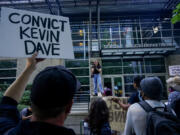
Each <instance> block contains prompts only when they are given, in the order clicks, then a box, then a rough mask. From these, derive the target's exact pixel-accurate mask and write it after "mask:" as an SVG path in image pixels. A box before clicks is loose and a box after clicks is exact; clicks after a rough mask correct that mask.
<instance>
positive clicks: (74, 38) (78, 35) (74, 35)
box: [72, 33, 84, 40]
mask: <svg viewBox="0 0 180 135" xmlns="http://www.w3.org/2000/svg"><path fill="white" fill-rule="evenodd" d="M72 40H84V36H83V33H82V34H79V33H77V34H72Z"/></svg>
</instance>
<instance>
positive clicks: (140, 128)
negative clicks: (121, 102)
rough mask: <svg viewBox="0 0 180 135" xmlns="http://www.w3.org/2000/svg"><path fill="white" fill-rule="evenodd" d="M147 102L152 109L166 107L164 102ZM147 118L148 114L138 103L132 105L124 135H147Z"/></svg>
mask: <svg viewBox="0 0 180 135" xmlns="http://www.w3.org/2000/svg"><path fill="white" fill-rule="evenodd" d="M145 101H146V102H147V103H148V104H149V105H150V106H151V107H152V108H155V107H164V104H163V103H162V102H159V101H156V100H145ZM161 110H162V109H161ZM162 111H163V110H162ZM146 116H147V113H146V112H145V110H144V109H143V108H142V107H141V106H140V105H139V104H138V103H135V104H132V105H131V106H130V107H129V109H128V112H127V117H126V124H125V130H124V135H133V134H136V135H146Z"/></svg>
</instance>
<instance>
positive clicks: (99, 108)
mask: <svg viewBox="0 0 180 135" xmlns="http://www.w3.org/2000/svg"><path fill="white" fill-rule="evenodd" d="M87 120H88V124H89V128H90V130H91V132H93V134H96V135H100V134H101V127H102V125H103V124H104V123H106V122H108V120H109V110H108V107H107V105H106V102H105V101H104V100H103V99H102V98H97V99H95V100H94V101H93V102H92V104H91V107H90V111H89V115H88V119H87Z"/></svg>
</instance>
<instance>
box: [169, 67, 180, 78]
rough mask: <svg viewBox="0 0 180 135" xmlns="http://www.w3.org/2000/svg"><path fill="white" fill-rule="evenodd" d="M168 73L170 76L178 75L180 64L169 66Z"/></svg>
mask: <svg viewBox="0 0 180 135" xmlns="http://www.w3.org/2000/svg"><path fill="white" fill-rule="evenodd" d="M169 75H170V76H176V75H180V65H175V66H169Z"/></svg>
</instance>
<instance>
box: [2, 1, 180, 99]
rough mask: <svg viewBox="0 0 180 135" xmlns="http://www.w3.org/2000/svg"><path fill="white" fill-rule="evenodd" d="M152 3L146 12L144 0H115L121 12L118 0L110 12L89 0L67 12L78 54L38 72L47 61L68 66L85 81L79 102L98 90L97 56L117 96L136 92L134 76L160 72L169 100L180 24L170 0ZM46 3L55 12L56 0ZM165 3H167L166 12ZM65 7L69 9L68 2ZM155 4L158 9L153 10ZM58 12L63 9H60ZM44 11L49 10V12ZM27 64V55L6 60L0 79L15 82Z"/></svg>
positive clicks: (178, 55)
mask: <svg viewBox="0 0 180 135" xmlns="http://www.w3.org/2000/svg"><path fill="white" fill-rule="evenodd" d="M128 1H129V0H128ZM50 2H51V1H50ZM78 2H79V3H81V4H82V3H83V2H82V1H81V2H80V1H77V3H78ZM93 2H94V3H93ZM104 2H106V1H104ZM113 2H115V0H113ZM118 2H122V1H118ZM149 2H150V1H146V0H144V4H150V5H151V4H152V5H151V6H152V7H153V6H154V8H152V9H151V8H149V7H147V8H148V10H147V11H145V9H146V7H144V6H145V5H143V4H142V3H134V4H137V5H136V6H135V7H134V8H136V9H137V10H138V12H135V11H134V10H135V9H134V8H133V9H132V8H131V7H133V2H132V1H131V2H130V3H129V4H130V5H131V6H129V7H128V6H127V5H126V6H127V8H126V10H123V11H121V10H122V9H118V7H119V8H122V6H123V5H122V6H120V5H118V3H116V4H117V5H114V8H117V9H116V11H113V9H114V8H113V5H108V6H105V7H106V8H108V7H109V8H111V9H112V12H111V9H106V8H105V7H104V5H102V3H99V1H92V3H91V1H88V2H87V4H88V5H87V6H86V5H84V6H83V5H82V6H79V9H78V13H74V14H72V13H71V14H65V16H69V18H70V24H71V32H72V40H73V47H74V54H75V59H74V60H58V59H55V60H53V59H50V60H46V61H44V62H43V63H42V64H40V65H39V66H38V69H37V72H38V71H39V70H41V69H42V68H44V67H46V66H48V65H58V64H61V65H64V66H66V67H67V68H69V69H70V70H71V71H72V72H73V73H74V74H75V75H76V76H77V78H78V79H79V80H80V82H81V84H82V88H81V90H80V91H79V92H78V93H77V95H76V98H75V101H77V102H87V101H89V98H90V95H92V91H93V83H92V78H91V66H92V62H93V61H94V60H95V59H97V60H98V61H99V62H100V63H101V65H102V74H101V77H102V84H103V87H109V88H110V89H111V90H112V93H113V95H114V96H129V95H131V94H132V93H133V92H134V91H135V90H134V88H133V77H134V76H136V75H141V76H144V77H149V76H158V77H159V78H160V79H161V80H162V82H163V85H164V90H163V99H167V96H168V91H167V85H166V79H167V78H168V77H169V72H168V67H169V66H170V65H180V53H179V52H180V51H179V47H180V25H179V24H176V25H173V24H171V21H170V19H171V13H172V9H173V6H172V5H170V4H169V6H171V8H167V7H166V8H165V7H164V6H165V5H168V2H167V1H165V0H164V1H163V2H164V3H163V4H164V5H163V6H160V5H155V4H157V1H156V2H154V3H152V1H151V3H149ZM160 2H162V1H159V3H160ZM62 3H63V2H62ZM46 4H47V5H48V8H50V9H51V10H52V11H53V9H54V8H57V6H53V4H56V5H57V3H53V2H52V5H50V3H49V4H48V3H46ZM85 4H86V3H85ZM122 4H123V3H122ZM140 4H141V5H140ZM176 4H177V3H176ZM22 5H23V4H22ZM47 5H46V6H47ZM174 5H175V3H174ZM8 6H9V5H8ZM31 6H32V5H31ZM146 6H147V5H146ZM156 6H157V7H156ZM58 7H59V6H58ZM83 7H85V8H86V12H85V11H84V12H83V11H82V12H80V11H79V10H80V8H82V10H83ZM138 7H141V8H142V7H143V9H142V10H141V8H138ZM162 7H164V8H163V9H164V10H163V12H162ZM15 8H16V7H15ZM63 8H64V9H65V8H66V7H65V4H64V7H63ZM63 8H62V9H63ZM67 8H68V6H67ZM69 8H71V6H69ZM155 8H157V9H158V11H156V12H154V10H155ZM31 10H32V9H31ZM51 10H50V11H51ZM52 11H51V12H52ZM58 11H59V14H60V10H58ZM74 11H75V10H74ZM105 11H108V13H107V12H105ZM41 12H44V13H45V11H41ZM64 12H65V11H64ZM24 65H25V60H24V59H1V60H0V84H10V83H12V82H13V81H14V79H15V78H16V76H18V75H19V73H20V72H21V71H22V69H23V67H24ZM37 72H36V73H37ZM36 73H35V74H36ZM35 74H34V75H35ZM34 75H33V76H34ZM30 83H32V80H31V81H30Z"/></svg>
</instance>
